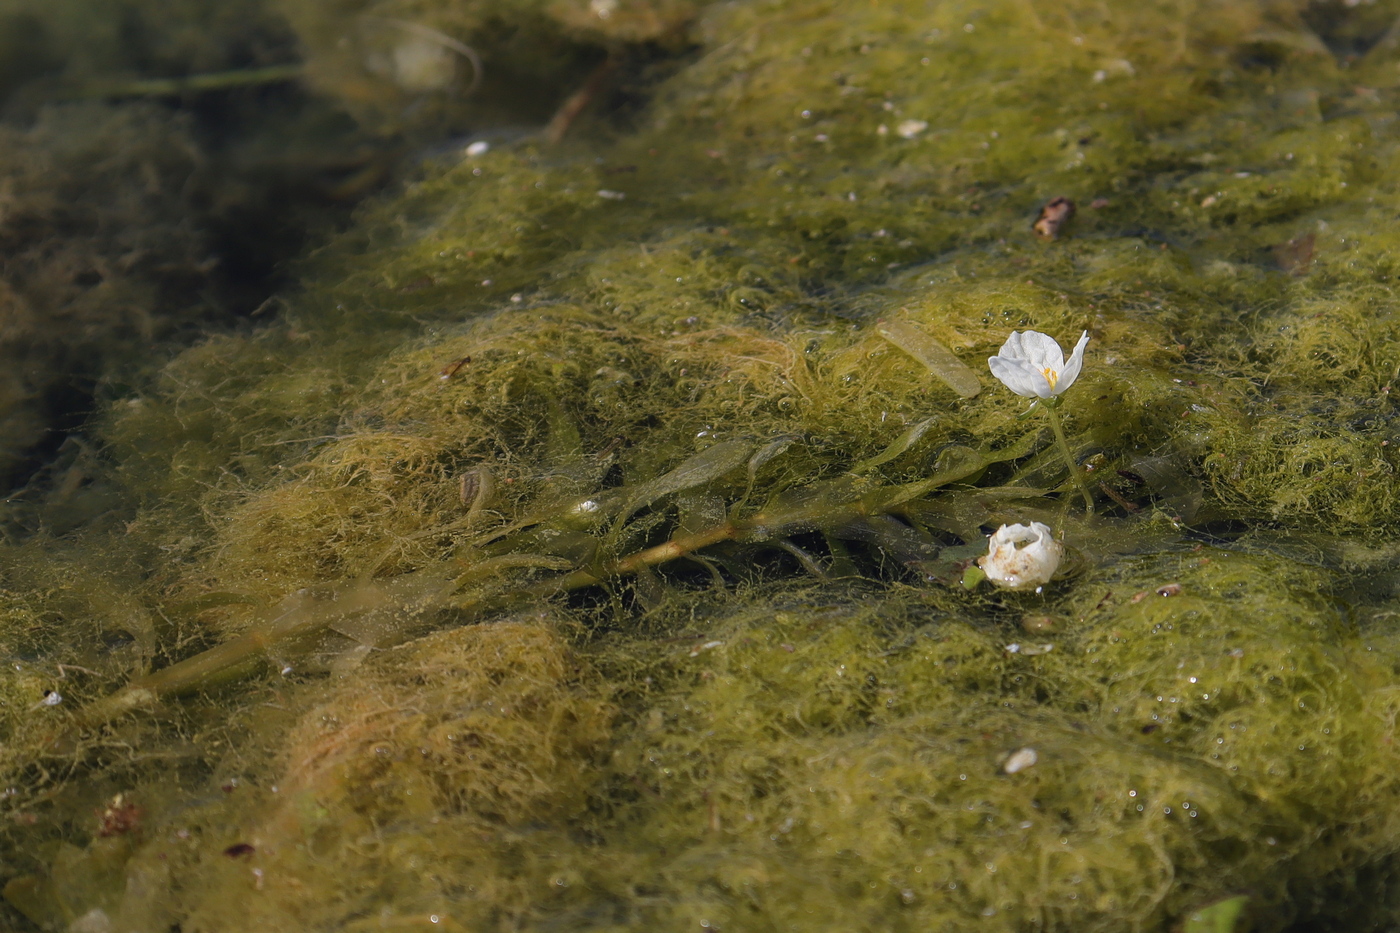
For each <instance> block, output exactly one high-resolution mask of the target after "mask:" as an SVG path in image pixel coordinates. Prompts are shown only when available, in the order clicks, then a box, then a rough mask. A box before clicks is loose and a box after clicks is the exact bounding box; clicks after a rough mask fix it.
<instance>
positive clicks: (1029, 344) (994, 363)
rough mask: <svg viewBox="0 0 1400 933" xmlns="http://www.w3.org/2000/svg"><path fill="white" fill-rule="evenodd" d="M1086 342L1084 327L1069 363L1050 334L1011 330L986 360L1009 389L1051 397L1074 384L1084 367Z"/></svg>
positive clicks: (1035, 396)
mask: <svg viewBox="0 0 1400 933" xmlns="http://www.w3.org/2000/svg"><path fill="white" fill-rule="evenodd" d="M1088 342H1089V332H1088V331H1087V330H1086V331H1085V332H1084V333H1083V334H1082V335H1081V336H1080V338H1079V342H1078V343H1077V344H1075V345H1074V352H1073V353H1072V354H1070V358H1069V362H1068V363H1066V362H1065V355H1064V352H1063V351H1062V350H1061V349H1060V345H1059V344H1058V343H1056V342H1055V339H1054V338H1053V337H1050V336H1047V335H1046V334H1042V333H1040V332H1039V331H1034V330H1028V331H1026V332H1025V333H1024V334H1022V333H1020V332H1018V331H1014V330H1013V331H1012V332H1011V336H1010V337H1007V338H1006V343H1004V344H1002V345H1001V349H1000V350H999V351H997V355H996V356H993V357H989V358H988V359H987V365H988V366H990V367H991V369H992V375H993V376H996V377H997V378H998V379H1000V380H1001V381H1002V382H1003V383H1004V384H1005V385H1006V387H1007V388H1008V389H1010V390H1011V391H1012V392H1015V393H1016V394H1017V395H1023V396H1025V397H1026V398H1053V397H1054V396H1056V395H1059V394H1060V393H1061V392H1063V391H1064V390H1065V389H1068V388H1069V387H1070V386H1072V385H1074V380H1076V379H1078V378H1079V371H1080V370H1081V369H1083V368H1084V346H1085V344H1087V343H1088Z"/></svg>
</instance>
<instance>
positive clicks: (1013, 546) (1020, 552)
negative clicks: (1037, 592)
mask: <svg viewBox="0 0 1400 933" xmlns="http://www.w3.org/2000/svg"><path fill="white" fill-rule="evenodd" d="M1063 556H1064V548H1063V547H1061V546H1060V542H1058V541H1056V540H1055V538H1054V536H1053V535H1052V534H1051V532H1050V528H1049V526H1048V525H1043V524H1041V523H1040V522H1031V523H1030V524H1029V525H1002V526H1001V527H1000V528H998V529H997V530H996V533H995V534H993V535H992V536H991V537H990V538H988V539H987V556H985V557H979V558H978V559H977V566H979V567H981V568H982V572H983V573H985V574H986V575H987V579H988V580H991V581H992V582H993V583H995V584H996V585H997V586H1000V587H1004V588H1006V589H1008V590H1030V589H1035V588H1036V587H1038V586H1040V585H1041V584H1044V583H1049V582H1050V578H1051V577H1053V576H1054V575H1055V571H1056V570H1057V569H1058V568H1059V566H1060V558H1061V557H1063Z"/></svg>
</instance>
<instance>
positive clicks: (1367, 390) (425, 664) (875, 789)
mask: <svg viewBox="0 0 1400 933" xmlns="http://www.w3.org/2000/svg"><path fill="white" fill-rule="evenodd" d="M264 13H265V14H266V15H268V16H269V17H273V18H274V19H277V18H278V17H280V19H277V21H278V22H281V23H284V24H285V28H286V29H287V30H290V31H291V33H292V34H294V35H295V36H296V38H297V42H298V46H297V47H298V48H299V49H300V50H301V54H302V55H304V56H305V76H306V77H305V78H304V82H305V83H304V85H303V86H304V88H305V89H307V90H306V93H307V94H309V95H311V99H313V100H314V101H316V102H317V103H316V106H320V107H324V108H326V111H327V112H334V113H336V114H339V116H338V117H337V119H342V120H344V121H353V123H349V122H347V123H340V124H337V125H338V126H341V127H342V128H344V127H347V126H353V127H354V129H353V133H354V134H360V135H359V136H356V137H355V138H361V139H364V140H366V141H367V142H366V145H370V144H371V143H372V144H373V146H374V147H378V148H377V149H376V151H389V150H390V149H393V148H394V146H390V145H389V144H388V143H386V142H385V140H394V141H396V142H395V145H396V146H397V150H396V151H399V152H410V153H416V154H415V155H409V156H407V157H406V158H405V160H404V161H402V162H399V163H396V165H397V168H396V169H395V171H397V173H398V174H397V175H394V176H393V177H394V178H395V179H396V180H395V181H393V182H391V183H390V184H389V185H388V187H387V188H386V189H385V190H384V191H383V192H381V193H379V194H377V195H375V196H373V197H370V198H368V199H367V200H365V201H364V202H363V203H361V204H360V206H359V207H358V208H357V210H356V212H355V214H354V218H353V220H352V221H351V222H349V223H348V224H347V225H346V227H345V229H343V230H342V231H341V232H339V233H335V234H333V235H332V234H326V235H325V236H324V238H323V241H322V242H323V245H321V246H320V247H318V248H317V249H315V250H314V251H312V252H310V253H309V254H308V255H305V256H303V257H302V258H301V259H299V260H298V261H297V262H296V263H295V264H294V265H293V266H292V267H291V269H292V270H293V271H291V272H290V273H289V274H288V276H289V279H291V280H292V282H293V284H291V285H288V286H286V287H284V288H282V289H281V290H280V291H279V292H278V295H277V297H276V300H275V301H273V302H271V303H269V304H268V305H266V306H265V307H263V308H262V309H261V310H260V313H259V315H258V316H257V317H255V318H253V319H251V320H250V321H248V322H245V323H244V324H242V325H241V326H231V327H226V328H225V329H223V330H222V331H220V332H218V333H212V332H211V333H207V334H205V335H204V336H202V337H201V338H200V339H198V340H196V341H193V342H192V343H188V344H187V347H186V349H184V350H183V351H181V352H178V353H174V354H172V356H171V358H170V359H169V361H168V362H163V361H161V362H158V363H152V364H151V365H148V366H147V367H145V371H144V372H134V373H133V372H131V371H124V374H123V375H122V376H121V378H117V377H114V376H108V377H105V378H106V380H107V381H106V382H105V383H104V385H105V386H108V387H109V388H104V390H103V391H102V392H98V393H96V395H97V396H98V397H99V398H100V400H101V405H100V410H99V411H98V412H97V413H96V414H94V415H92V416H91V417H90V418H89V419H88V420H87V421H86V422H85V423H84V425H83V426H82V427H81V429H80V430H79V431H77V432H76V433H75V434H74V435H73V436H74V440H73V443H74V444H78V443H79V441H81V449H82V455H81V456H77V455H73V456H70V457H69V458H68V459H67V460H64V459H61V458H60V459H59V460H56V461H52V462H51V463H50V465H49V466H48V467H47V468H46V471H41V472H40V473H39V474H36V476H37V478H36V479H35V480H34V481H33V482H31V484H30V485H29V487H28V489H27V491H26V492H25V493H24V494H23V495H18V496H15V497H13V498H12V500H11V502H10V503H9V505H7V512H6V515H5V521H6V523H7V527H8V528H9V529H10V534H9V537H8V539H7V540H6V542H5V543H4V544H0V550H3V553H2V554H0V647H3V651H4V654H5V656H6V659H7V661H8V666H7V671H8V672H9V673H7V674H5V677H4V679H3V680H0V701H3V705H0V728H3V730H4V736H3V739H0V767H3V768H4V770H5V783H4V786H5V787H7V788H8V790H7V791H6V793H5V797H4V802H3V806H4V810H5V817H6V818H5V820H4V821H3V824H0V825H2V826H3V832H0V867H3V869H4V874H5V876H6V879H7V880H6V884H5V887H4V898H5V904H6V907H5V909H6V910H7V911H9V913H8V915H7V918H6V919H7V922H9V923H10V924H11V925H14V926H16V927H17V928H21V929H23V928H26V926H25V925H28V927H27V928H30V929H54V930H71V931H75V933H77V931H88V933H92V931H105V930H111V931H128V930H129V931H146V930H169V929H180V930H185V931H194V930H201V931H219V930H243V929H252V928H257V929H273V930H281V929H286V930H293V929H295V930H308V929H310V930H364V931H368V930H386V929H387V930H405V931H406V930H417V929H423V930H430V929H449V930H478V929H484V930H494V929H502V930H504V929H513V930H541V931H543V930H559V929H567V930H599V931H603V930H609V931H620V930H631V929H639V930H640V929H664V930H672V929H675V930H682V929H691V930H697V929H698V930H706V929H708V930H726V929H728V930H793V931H825V930H882V931H884V930H906V929H908V930H916V929H919V930H924V929H937V930H949V931H961V930H974V929H975V930H988V931H1000V930H1005V931H1022V930H1035V931H1049V930H1059V931H1070V930H1073V931H1091V930H1103V931H1118V930H1141V931H1155V930H1163V931H1165V930H1172V929H1180V928H1185V929H1189V930H1192V931H1195V930H1199V929H1211V928H1212V927H1209V926H1207V925H1206V924H1207V923H1209V922H1213V921H1210V920H1209V919H1208V918H1209V916H1210V915H1207V918H1206V919H1202V918H1200V917H1199V916H1198V915H1199V914H1200V912H1201V911H1203V910H1208V909H1210V908H1211V906H1212V905H1217V904H1221V903H1222V902H1226V901H1228V900H1229V899H1231V898H1234V897H1237V896H1240V895H1244V896H1246V897H1247V898H1248V900H1247V902H1246V904H1245V907H1244V918H1245V919H1244V920H1242V921H1241V922H1240V923H1239V924H1238V925H1237V926H1235V927H1234V929H1243V928H1244V923H1246V922H1247V923H1251V924H1252V928H1253V929H1254V930H1258V931H1270V930H1272V931H1284V930H1290V931H1302V930H1309V931H1312V930H1332V929H1336V930H1367V929H1374V930H1385V929H1390V928H1392V927H1394V926H1395V925H1396V923H1397V914H1400V896H1398V894H1400V892H1397V891H1396V885H1395V879H1396V877H1397V872H1396V869H1397V853H1400V822H1397V819H1396V816H1395V814H1396V813H1397V812H1400V810H1397V808H1396V806H1395V801H1396V798H1397V795H1400V778H1397V772H1398V771H1400V759H1397V754H1400V752H1397V750H1396V747H1395V729H1396V718H1397V713H1400V692H1397V690H1396V688H1395V686H1394V684H1395V681H1396V673H1397V670H1400V628H1397V625H1396V620H1397V618H1400V614H1397V603H1396V587H1397V583H1398V582H1400V541H1397V539H1396V537H1395V535H1394V533H1393V530H1392V529H1393V527H1394V525H1395V519H1396V518H1397V517H1400V484H1398V483H1397V480H1396V476H1395V465H1396V460H1395V458H1396V449H1397V445H1400V431H1397V430H1396V429H1395V428H1393V427H1392V422H1393V419H1394V403H1393V402H1392V401H1391V398H1390V396H1391V394H1392V387H1393V383H1394V382H1395V380H1396V379H1397V377H1400V350H1397V347H1400V342H1397V337H1400V333H1397V331H1398V330H1400V323H1397V320H1396V317H1395V299H1394V296H1393V294H1392V291H1393V283H1392V277H1393V275H1394V273H1395V268H1394V266H1395V261H1396V260H1395V258H1394V257H1395V256H1396V255H1400V253H1397V251H1396V246H1397V245H1400V244H1397V243H1395V242H1392V241H1394V240H1395V239H1396V234H1395V232H1394V230H1393V228H1394V226H1395V217H1396V215H1397V208H1400V192H1397V190H1396V184H1395V180H1394V172H1393V171H1392V162H1393V161H1394V158H1395V153H1396V142H1397V140H1398V139H1400V136H1397V127H1396V119H1395V114H1396V102H1397V99H1398V98H1397V95H1400V40H1397V38H1396V37H1397V34H1398V33H1397V28H1400V27H1393V24H1394V23H1396V22H1400V5H1396V4H1387V3H1383V2H1379V0H1378V2H1375V3H1359V4H1355V5H1347V4H1345V3H1335V4H1325V3H1322V4H1319V3H1315V4H1296V3H1238V2H1231V3H1223V2H1222V3H1207V2H1186V0H1180V2H1160V3H1153V4H1128V3H1116V2H1115V3H1087V2H1086V3H1074V2H1071V3H1068V4H1065V3H1055V4H1050V3H1039V2H1035V0H1018V2H1013V0H1005V2H984V3H958V2H944V3H923V2H891V0H878V2H871V3H869V4H860V5H854V6H852V5H843V4H826V3H818V2H811V0H808V2H795V0H792V2H779V0H770V2H742V3H723V4H712V5H706V6H691V5H688V4H680V3H664V2H654V3H642V2H640V0H638V2H633V3H627V2H624V0H618V3H617V4H600V3H599V2H597V0H595V2H594V3H592V4H579V5H570V4H559V5H548V4H543V3H534V2H528V0H519V2H511V3H500V2H497V3H492V4H486V3H459V4H454V5H451V6H448V5H438V4H431V3H416V4H415V3H409V2H406V0H383V2H380V3H378V4H348V3H347V4H345V5H343V7H336V8H334V9H332V8H330V7H328V6H327V5H325V4H307V5H302V4H299V3H295V2H293V0H285V2H282V3H278V4H275V5H273V6H271V7H269V8H268V9H267V10H265V11H264ZM376 24H378V25H376ZM385 24H388V25H385ZM403 24H409V25H410V26H411V27H412V28H409V27H408V26H405V25H403ZM420 27H421V28H420ZM424 30H429V32H425V31H424ZM432 30H436V31H437V32H436V33H433V32H431V31H432ZM209 34H210V35H216V34H218V33H217V32H210V33H209ZM433 35H437V36H445V37H448V38H450V39H453V40H454V41H458V42H467V43H470V44H471V45H472V46H473V51H474V52H476V53H477V54H478V55H479V57H480V59H481V62H482V64H483V74H484V77H483V80H482V82H481V84H480V87H479V88H476V89H473V90H471V93H466V85H467V83H468V82H469V81H471V80H473V79H470V78H469V76H468V73H467V70H466V69H465V67H464V65H463V63H462V59H463V53H460V52H455V51H452V49H451V47H450V45H445V44H444V43H443V42H442V41H440V40H439V39H436V38H431V36H433ZM425 36H427V37H429V38H425ZM341 40H344V41H341ZM425 43H426V44H425ZM444 49H447V51H446V52H444V51H443V50H444ZM449 52H450V53H451V54H448V53H449ZM454 55H455V56H457V57H456V58H454V57H452V56H454ZM609 56H612V59H611V64H608V65H606V66H603V67H600V64H601V63H603V62H605V61H609ZM196 58H197V56H196ZM192 60H193V59H192ZM502 75H506V76H511V78H510V80H506V78H503V77H501V76H502ZM516 76H519V77H516ZM531 82H534V83H533V84H532V83H531ZM590 86H591V87H593V91H590V92H589V93H590V94H592V97H590V98H588V99H584V98H572V97H571V95H573V94H574V93H575V92H576V91H578V90H580V89H581V88H587V87H590ZM585 97H587V95H585ZM570 100H573V101H574V102H576V103H582V104H584V106H581V107H579V108H578V116H577V118H576V119H575V120H574V121H573V122H572V123H570V124H568V125H567V126H562V127H561V123H560V122H559V121H555V122H553V123H552V124H551V123H550V122H549V121H550V115H551V113H558V112H559V111H561V110H564V111H567V110H568V108H569V107H570V106H571V105H570V104H569V101H570ZM107 106H108V107H110V108H111V109H112V110H114V111H115V112H116V113H117V114H119V116H120V118H121V119H127V118H128V116H127V115H128V113H129V112H130V113H134V112H135V111H134V110H133V111H128V110H127V109H125V108H128V107H131V108H134V107H137V106H138V105H137V104H135V103H121V102H118V103H114V104H109V105H107ZM139 106H141V107H146V108H147V110H146V111H143V112H160V113H164V112H163V111H150V110H149V107H150V105H149V104H148V103H142V104H140V105H139ZM44 107H51V108H57V109H54V110H52V111H45V110H43V108H44ZM40 110H41V111H42V112H45V113H50V112H52V113H59V112H65V113H66V112H69V111H66V110H63V108H62V107H61V106H60V105H57V104H52V103H50V104H43V105H41V106H40ZM159 119H161V120H165V119H166V117H165V116H162V117H160V118H159ZM522 125H523V126H528V127H530V129H528V130H525V131H522V130H521V129H520V127H521V126H522ZM551 127H552V129H551ZM345 132H352V131H351V130H345ZM268 138H269V139H274V138H275V134H274V135H273V136H270V137H268ZM323 138H324V137H323ZM445 139H451V140H453V142H452V144H451V145H450V146H449V145H446V144H445V143H443V140H445ZM475 141H485V142H488V143H489V145H488V146H487V147H486V148H485V150H484V151H483V149H482V147H480V146H478V147H474V148H473V149H472V150H471V154H470V155H468V154H467V145H468V143H470V142H475ZM268 144H269V145H271V143H268ZM34 177H36V178H39V177H43V176H42V172H40V173H38V174H36V175H34ZM359 184H362V185H363V186H365V187H364V188H363V190H365V191H367V190H370V189H371V188H372V187H373V183H372V182H371V181H369V180H367V179H361V181H360V182H359ZM112 190H118V191H120V190H125V189H124V188H123V187H122V185H121V184H116V185H115V186H114V187H113V189H112ZM355 191H356V194H358V193H360V189H355ZM1056 198H1068V199H1070V200H1071V201H1073V203H1074V205H1075V207H1076V210H1075V211H1074V212H1073V215H1072V216H1070V217H1069V218H1068V219H1067V220H1065V221H1064V222H1063V224H1062V225H1061V226H1060V227H1059V228H1058V230H1055V231H1050V230H1048V229H1047V228H1046V227H1045V226H1044V225H1043V224H1042V225H1041V226H1040V229H1039V230H1036V229H1033V225H1034V224H1036V222H1037V220H1038V218H1040V217H1041V216H1042V213H1043V208H1044V207H1045V206H1046V205H1047V204H1049V203H1051V202H1052V201H1053V199H1056ZM174 211H176V209H175V208H170V211H166V212H162V211H156V212H155V214H154V215H153V216H154V217H155V219H156V220H159V222H160V223H161V224H168V223H169V222H170V221H169V216H171V212H174ZM153 222H154V221H153ZM159 229H164V227H161V228H159ZM1047 232H1053V233H1054V234H1055V235H1054V236H1053V237H1047V236H1044V235H1043V234H1045V233H1047ZM54 236H55V237H58V236H59V234H58V233H55V234H54ZM94 242H100V243H106V242H107V241H104V240H96V241H94ZM103 248H104V249H106V247H105V246H104V247H103ZM133 268H135V267H133ZM142 281H143V282H144V281H145V279H143V280H142ZM64 294H66V293H64ZM65 300H67V299H65ZM65 307H67V305H65ZM181 307H186V306H183V305H182V306H181ZM1025 329H1034V330H1037V331H1041V332H1044V333H1048V334H1050V335H1051V336H1052V337H1054V338H1056V339H1057V340H1058V341H1059V342H1060V343H1061V345H1063V346H1065V347H1069V346H1071V345H1072V344H1073V342H1074V340H1075V339H1077V338H1078V336H1079V335H1080V333H1081V332H1087V333H1088V335H1089V338H1090V340H1089V344H1088V350H1087V353H1086V356H1085V365H1084V370H1083V375H1082V376H1081V377H1080V378H1079V379H1078V381H1077V382H1075V383H1074V384H1073V385H1072V386H1071V387H1070V388H1069V389H1068V390H1067V391H1065V393H1064V395H1063V396H1062V399H1063V405H1062V406H1061V407H1060V408H1059V409H1057V411H1058V413H1059V415H1060V416H1061V417H1062V418H1063V419H1064V424H1065V430H1066V441H1067V446H1068V447H1069V449H1070V452H1071V454H1072V456H1073V457H1074V459H1075V461H1076V464H1077V466H1078V468H1079V469H1080V470H1082V480H1083V484H1084V487H1085V491H1086V492H1087V494H1088V496H1089V497H1090V498H1091V500H1092V504H1093V512H1092V514H1086V512H1087V510H1086V508H1085V503H1084V501H1083V496H1082V494H1081V491H1080V489H1079V488H1078V486H1077V484H1076V482H1075V479H1074V477H1073V476H1072V475H1071V473H1070V471H1069V470H1068V469H1067V467H1066V465H1065V462H1064V459H1063V457H1062V456H1061V451H1060V450H1059V448H1058V447H1057V445H1056V442H1055V438H1054V435H1053V433H1052V431H1051V428H1050V421H1049V420H1048V419H1047V418H1046V416H1045V414H1044V413H1043V412H1040V411H1032V412H1030V413H1029V414H1028V415H1027V413H1026V409H1027V400H1026V399H1022V398H1019V397H1018V396H1016V395H1013V394H1012V393H1011V392H1010V391H1008V390H1007V389H1006V388H1005V387H1003V386H1002V385H1001V384H1000V383H998V382H997V381H996V380H995V379H993V378H992V376H991V373H990V372H989V370H988V368H987V364H986V359H987V358H988V357H989V356H991V355H992V354H994V353H996V352H997V349H998V348H999V347H1000V346H1001V345H1002V343H1003V341H1004V340H1005V339H1006V338H1007V336H1008V334H1009V333H1010V332H1011V331H1012V330H1025ZM119 356H120V354H114V357H119ZM104 365H107V364H104ZM111 366H113V367H117V362H113V363H112V364H111ZM113 371H117V370H115V369H114V370H113ZM104 372H105V371H104ZM20 394H22V393H20ZM16 397H18V395H17V396H16ZM1033 520H1034V521H1041V522H1044V523H1046V524H1047V525H1049V526H1051V527H1053V528H1054V529H1055V530H1056V533H1057V535H1058V536H1059V537H1061V538H1062V540H1063V543H1064V549H1065V557H1064V560H1063V562H1062V563H1061V565H1060V568H1059V571H1058V573H1057V575H1056V576H1055V577H1054V578H1053V579H1052V580H1051V581H1049V582H1048V583H1046V584H1045V585H1044V586H1043V587H1042V588H1041V589H1039V590H1035V589H1028V590H1023V591H1022V590H1018V591H1012V590H1004V589H997V588H996V587H994V586H993V585H991V584H990V583H987V582H982V583H981V584H980V585H979V584H977V582H976V574H970V573H969V567H970V566H972V565H973V563H974V561H975V559H976V558H977V557H978V556H979V555H981V554H983V553H985V550H986V539H985V536H986V535H988V534H990V533H991V532H992V531H994V530H995V529H996V528H997V527H998V526H999V525H1001V524H1004V523H1017V522H1029V521H1033ZM1193 917H1196V918H1197V919H1193ZM1229 926H1230V924H1229V923H1228V922H1224V921H1222V922H1221V926H1220V927H1219V928H1229Z"/></svg>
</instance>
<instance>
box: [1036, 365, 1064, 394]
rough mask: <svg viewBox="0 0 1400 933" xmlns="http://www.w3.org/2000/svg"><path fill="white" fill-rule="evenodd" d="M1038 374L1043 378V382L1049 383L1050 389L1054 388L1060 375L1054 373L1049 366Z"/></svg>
mask: <svg viewBox="0 0 1400 933" xmlns="http://www.w3.org/2000/svg"><path fill="white" fill-rule="evenodd" d="M1040 372H1041V375H1043V376H1044V377H1045V381H1046V382H1048V383H1050V388H1052V389H1053V388H1055V383H1057V382H1059V381H1060V374H1059V373H1057V372H1055V371H1054V370H1053V369H1051V368H1050V367H1049V366H1047V367H1045V368H1044V369H1042V370H1041V371H1040Z"/></svg>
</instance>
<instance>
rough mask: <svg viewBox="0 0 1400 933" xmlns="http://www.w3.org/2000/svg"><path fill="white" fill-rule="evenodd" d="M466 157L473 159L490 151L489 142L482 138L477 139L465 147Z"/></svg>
mask: <svg viewBox="0 0 1400 933" xmlns="http://www.w3.org/2000/svg"><path fill="white" fill-rule="evenodd" d="M466 151H467V158H469V159H475V158H476V157H477V156H484V155H486V153H488V152H490V151H491V144H490V143H488V142H487V141H486V140H484V139H478V140H477V141H476V142H474V143H472V144H471V145H470V146H468V147H467V150H466Z"/></svg>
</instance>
